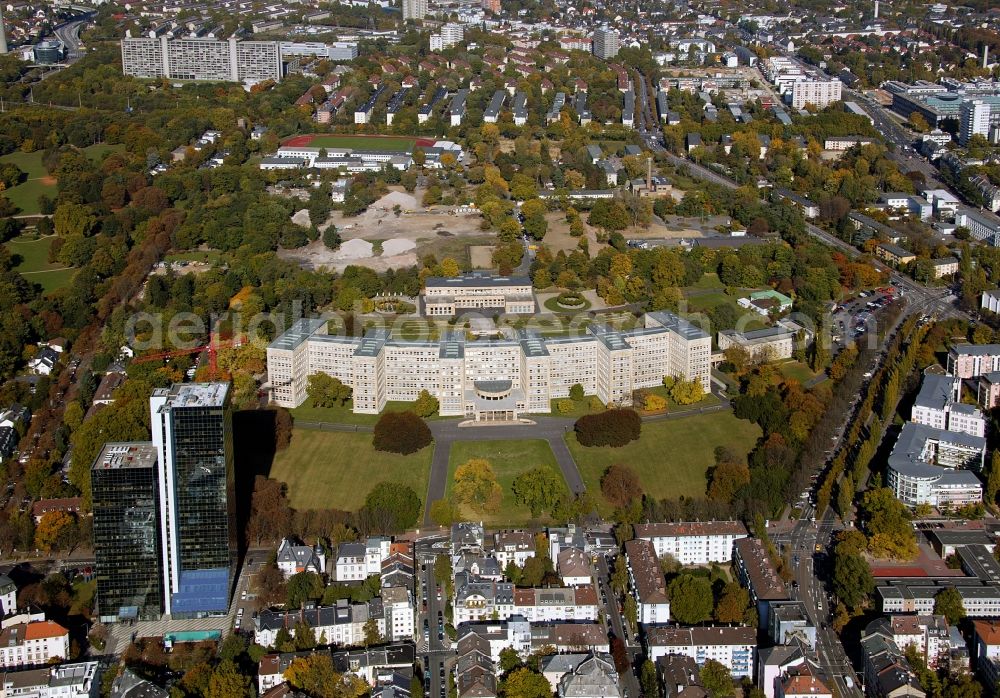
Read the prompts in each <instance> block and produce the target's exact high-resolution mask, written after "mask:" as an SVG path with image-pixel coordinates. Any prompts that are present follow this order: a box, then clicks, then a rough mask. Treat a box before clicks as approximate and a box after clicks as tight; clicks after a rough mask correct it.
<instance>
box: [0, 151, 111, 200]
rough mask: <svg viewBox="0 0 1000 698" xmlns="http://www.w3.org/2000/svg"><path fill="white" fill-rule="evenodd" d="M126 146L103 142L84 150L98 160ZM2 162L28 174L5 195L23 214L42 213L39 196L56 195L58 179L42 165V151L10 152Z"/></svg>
mask: <svg viewBox="0 0 1000 698" xmlns="http://www.w3.org/2000/svg"><path fill="white" fill-rule="evenodd" d="M124 147H125V146H123V145H107V144H104V143H101V144H98V145H92V146H88V147H86V148H84V149H83V152H84V153H86V154H87V156H88V157H90V158H91V159H92V160H95V161H98V160H100V159H101V158H102V157H103V156H104V155H105V154H107V153H112V152H117V151H120V150H123V149H124ZM0 162H12V163H14V164H15V165H17V166H18V167H20V168H21V170H23V171H24V173H25V174H26V175H27V176H28V178H27V179H26V180H25V181H23V182H21V183H20V184H18V185H17V186H16V187H11V188H10V189H8V190H7V191H5V192H4V196H6V197H7V198H8V199H10V200H11V201H12V202H13V203H14V205H15V206H17V207H18V208H19V209H21V211H20V212H21V213H22V214H28V215H32V214H36V213H41V209H40V208H39V206H38V197H39V196H41V195H42V194H45V195H47V196H50V197H55V195H56V180H55V178H54V177H49V176H48V172H46V171H45V167H44V166H43V165H42V151H40V150H36V151H35V152H33V153H22V152H21V151H17V152H14V153H8V154H7V155H4V156H3V157H0Z"/></svg>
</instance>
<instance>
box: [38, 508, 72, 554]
mask: <svg viewBox="0 0 1000 698" xmlns="http://www.w3.org/2000/svg"><path fill="white" fill-rule="evenodd" d="M75 527H76V519H75V518H74V517H73V515H72V514H70V513H69V512H65V511H49V512H46V513H45V514H43V515H42V518H41V520H40V521H39V522H38V525H37V526H36V527H35V547H36V548H38V549H39V550H44V551H45V552H51V551H52V550H54V549H57V548H62V547H64V546H65V545H66V544H67V543H68V542H69V540H68V539H69V538H70V536H71V535H72V532H73V530H74V528H75Z"/></svg>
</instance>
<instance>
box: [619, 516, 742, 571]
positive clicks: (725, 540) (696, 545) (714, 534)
mask: <svg viewBox="0 0 1000 698" xmlns="http://www.w3.org/2000/svg"><path fill="white" fill-rule="evenodd" d="M746 536H747V529H746V526H744V525H743V524H742V523H740V522H739V521H693V522H692V521H688V522H678V523H648V524H636V526H635V537H636V538H642V539H645V540H648V541H650V542H651V543H652V544H653V549H654V550H655V551H656V556H657V557H661V558H662V557H663V556H664V555H669V556H671V557H672V558H674V559H675V560H677V561H678V562H679V563H680V564H682V565H707V564H710V563H712V562H731V561H732V559H733V544H734V543H735V542H736V541H737V540H739V539H740V538H746Z"/></svg>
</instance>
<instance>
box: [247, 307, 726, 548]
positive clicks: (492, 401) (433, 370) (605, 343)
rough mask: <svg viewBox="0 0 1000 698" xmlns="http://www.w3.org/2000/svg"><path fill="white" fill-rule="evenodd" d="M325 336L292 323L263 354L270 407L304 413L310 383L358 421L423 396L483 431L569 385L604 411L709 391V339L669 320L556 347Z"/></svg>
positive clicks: (537, 406) (310, 325) (520, 340)
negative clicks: (342, 399) (335, 386)
mask: <svg viewBox="0 0 1000 698" xmlns="http://www.w3.org/2000/svg"><path fill="white" fill-rule="evenodd" d="M326 327H327V320H323V319H303V320H299V321H297V322H296V323H295V324H294V325H293V326H292V327H291V329H289V330H288V331H287V332H285V333H284V334H283V335H281V336H280V337H278V338H277V339H276V340H274V341H273V342H272V343H271V344H270V345H269V346H268V349H267V363H268V376H269V382H270V385H271V391H272V393H271V394H272V399H273V401H274V402H275V403H276V404H278V405H282V406H286V407H296V406H298V405H300V404H302V402H303V401H304V400H305V398H306V385H307V383H308V379H309V376H310V375H313V374H315V373H326V374H327V375H330V376H333V377H335V378H338V379H339V380H341V381H343V382H344V383H345V384H346V385H348V386H350V387H351V388H352V390H353V401H354V411H355V412H357V413H366V414H377V413H378V412H381V411H382V409H383V408H384V407H385V405H386V402H387V401H390V400H393V401H404V402H409V401H413V400H416V399H417V397H418V396H419V395H420V392H421V391H422V390H426V391H428V392H429V393H431V394H432V395H434V397H436V398H437V399H438V401H439V403H440V413H441V414H442V415H447V416H465V417H466V418H469V419H475V420H477V421H491V422H492V421H511V420H515V419H517V418H518V415H519V414H520V413H522V412H532V413H546V412H549V411H550V406H551V400H552V399H553V398H559V397H566V396H568V395H569V391H570V388H572V387H573V386H574V385H576V384H580V385H581V386H583V389H584V392H585V393H587V394H589V395H596V396H597V397H598V398H599V399H600V400H601V401H602V402H604V403H620V402H624V401H626V400H630V399H631V396H632V391H633V390H636V389H638V388H645V387H652V386H656V385H660V384H661V383H662V380H663V377H664V376H675V377H680V378H683V379H684V380H697V381H699V382H700V383H701V384H702V387H703V388H704V390H705V391H706V392H708V391H709V389H710V361H711V337H710V336H709V335H708V334H706V333H705V332H703V331H702V330H701V329H699V328H697V327H695V326H694V325H692V324H691V323H689V322H687V321H686V320H683V319H681V318H679V317H678V316H676V315H674V314H672V313H668V312H656V313H649V314H647V315H646V316H645V327H642V328H637V329H634V330H627V331H618V330H615V329H612V328H609V327H606V326H603V325H596V326H595V325H591V326H590V327H588V328H587V331H586V332H585V333H583V334H580V335H578V336H573V337H565V338H557V339H546V338H543V337H540V336H536V335H534V334H529V333H520V334H519V335H518V336H516V337H514V338H511V339H500V340H466V337H465V335H464V333H452V334H450V335H448V336H446V337H444V338H442V339H441V340H440V341H435V342H427V341H405V340H399V339H395V338H393V337H392V336H391V335H390V333H389V332H388V331H387V330H384V329H376V330H372V331H369V333H368V334H367V335H365V336H364V337H363V338H361V337H346V336H341V335H330V334H326V333H325V332H323V330H324V328H326ZM727 559H728V558H727Z"/></svg>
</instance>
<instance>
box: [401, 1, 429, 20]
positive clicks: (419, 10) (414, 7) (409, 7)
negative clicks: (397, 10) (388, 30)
mask: <svg viewBox="0 0 1000 698" xmlns="http://www.w3.org/2000/svg"><path fill="white" fill-rule="evenodd" d="M426 16H427V0H403V20H404V21H405V20H407V19H423V18H424V17H426Z"/></svg>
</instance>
